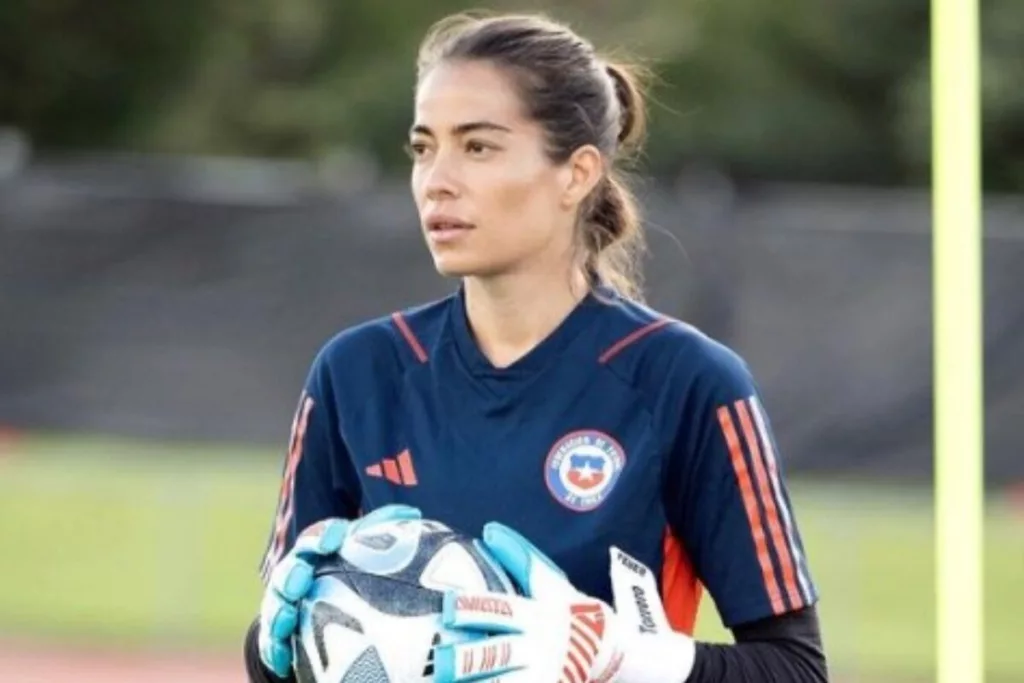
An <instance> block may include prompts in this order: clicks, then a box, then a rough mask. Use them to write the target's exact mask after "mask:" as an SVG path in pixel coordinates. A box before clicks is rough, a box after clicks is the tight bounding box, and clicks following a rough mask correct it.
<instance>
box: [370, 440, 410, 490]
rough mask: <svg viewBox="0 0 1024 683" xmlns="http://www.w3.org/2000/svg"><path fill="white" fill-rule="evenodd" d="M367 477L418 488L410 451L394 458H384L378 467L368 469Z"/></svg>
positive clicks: (373, 466)
mask: <svg viewBox="0 0 1024 683" xmlns="http://www.w3.org/2000/svg"><path fill="white" fill-rule="evenodd" d="M366 475H367V476H369V477H373V478H375V479H387V480H388V481H390V482H391V483H392V484H398V485H399V486H416V484H417V481H416V470H415V469H413V466H412V454H411V453H409V449H408V448H406V449H405V450H404V451H402V452H401V453H399V454H398V455H397V456H395V457H394V458H384V459H383V460H381V461H380V462H379V463H377V464H376V465H370V466H369V467H367V468H366Z"/></svg>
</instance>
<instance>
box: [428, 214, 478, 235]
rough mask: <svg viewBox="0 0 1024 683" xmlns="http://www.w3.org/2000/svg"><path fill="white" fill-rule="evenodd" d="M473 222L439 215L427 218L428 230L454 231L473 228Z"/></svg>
mask: <svg viewBox="0 0 1024 683" xmlns="http://www.w3.org/2000/svg"><path fill="white" fill-rule="evenodd" d="M472 229H473V224H472V223H468V222H466V221H463V220H459V219H457V218H448V217H438V218H430V219H428V220H427V231H428V232H452V231H456V230H472Z"/></svg>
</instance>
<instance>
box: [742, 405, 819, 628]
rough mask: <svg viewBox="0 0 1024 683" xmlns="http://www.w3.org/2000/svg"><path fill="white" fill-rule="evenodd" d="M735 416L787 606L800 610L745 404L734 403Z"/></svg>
mask: <svg viewBox="0 0 1024 683" xmlns="http://www.w3.org/2000/svg"><path fill="white" fill-rule="evenodd" d="M735 405H736V413H737V414H738V415H739V417H740V426H741V427H742V429H743V436H744V438H745V439H746V441H747V449H748V452H749V453H750V460H751V462H752V463H753V465H754V475H755V476H756V477H757V490H758V495H759V496H760V498H761V504H762V505H763V506H764V510H765V515H766V516H767V517H768V530H769V531H770V532H771V538H772V545H773V546H774V547H775V552H776V554H778V556H779V564H780V565H781V567H782V578H783V581H784V582H785V584H786V595H788V596H789V603H790V604H791V605H792V606H793V609H800V608H801V607H803V598H802V597H801V596H800V590H799V588H798V587H797V585H796V571H795V570H794V567H793V558H792V557H791V556H790V554H789V545H788V544H787V542H786V536H785V534H784V533H783V531H782V524H781V523H780V522H779V511H778V508H777V507H776V506H775V495H774V494H773V493H772V488H771V483H770V482H769V481H768V473H767V470H766V469H765V465H764V458H763V456H762V454H761V446H760V445H759V444H758V441H757V433H756V432H755V431H754V423H753V420H751V417H750V411H749V410H748V408H747V402H746V401H736V404H735Z"/></svg>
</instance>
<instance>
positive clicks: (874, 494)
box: [0, 438, 1024, 683]
mask: <svg viewBox="0 0 1024 683" xmlns="http://www.w3.org/2000/svg"><path fill="white" fill-rule="evenodd" d="M279 468H280V457H279V456H278V455H277V454H276V453H273V452H268V451H260V450H254V449H229V448H224V447H220V446H218V447H209V446H203V445H198V444H183V445H182V444H179V445H154V444H144V443H135V442H127V441H111V440H99V439H68V438H64V439H55V438H53V439H46V438H30V439H22V440H19V441H18V442H16V443H12V444H10V445H8V446H4V447H3V448H2V450H0V548H2V549H3V553H4V557H5V561H4V563H3V567H4V569H3V572H2V575H0V576H2V580H0V632H4V633H7V634H9V635H15V636H25V635H28V636H31V637H39V638H46V639H64V640H74V641H79V642H84V643H87V644H88V643H96V644H104V645H113V646H115V647H118V648H130V647H135V646H151V645H154V644H156V645H159V646H167V647H190V648H192V647H196V648H203V649H211V650H220V649H229V650H234V649H235V648H237V647H238V643H239V638H240V636H241V633H242V631H243V629H244V628H245V626H246V625H247V623H248V620H249V619H250V618H251V617H252V615H253V614H254V611H255V609H256V606H257V604H258V600H259V585H258V580H257V576H256V567H257V564H258V561H259V556H260V554H261V552H262V550H263V546H264V543H265V541H266V536H267V532H268V529H269V524H270V516H271V514H272V512H273V506H274V503H275V498H276V494H277V486H278V472H279ZM792 488H793V494H794V500H795V506H796V513H797V515H798V518H799V521H800V523H801V526H802V529H803V534H804V536H805V542H806V545H807V551H808V555H809V558H810V560H811V564H812V569H813V571H814V573H815V577H816V579H817V581H818V583H819V585H820V587H821V591H822V594H823V601H822V605H821V610H822V614H823V619H824V622H825V636H826V640H827V648H828V651H829V654H830V657H831V659H832V661H833V663H834V669H835V670H836V671H837V672H840V673H842V674H843V676H844V678H845V679H846V680H871V681H927V680H934V679H933V674H932V671H933V666H932V662H933V659H934V630H935V620H934V593H933V591H934V582H933V573H934V572H933V542H932V523H931V517H932V515H931V503H930V500H929V497H928V492H927V491H924V490H910V489H906V488H895V487H893V488H886V487H879V486H877V485H876V486H868V485H864V484H854V483H823V482H809V481H797V482H793V483H792ZM985 563H986V571H985V578H986V583H987V585H986V605H985V608H986V620H985V623H986V629H987V633H986V636H987V646H986V659H987V667H988V671H989V680H990V681H993V682H997V683H999V682H1003V681H1005V682H1009V681H1021V680H1024V647H1021V645H1020V643H1019V641H1020V637H1021V636H1022V635H1024V626H1022V624H1024V621H1022V619H1024V617H1022V616H1021V615H1024V515H1022V514H1021V512H1020V510H1017V511H1013V510H1011V508H1010V506H1009V505H1008V504H1007V503H1006V502H1004V501H1000V500H996V501H992V502H991V503H990V505H989V510H988V515H987V523H986V550H985ZM699 634H700V635H701V636H702V637H704V638H709V639H714V640H721V639H725V638H726V636H725V633H724V632H723V631H722V630H721V629H720V628H719V626H718V621H717V616H716V615H715V613H714V610H713V606H709V608H708V609H706V610H705V611H704V614H703V615H702V619H701V623H700V629H699Z"/></svg>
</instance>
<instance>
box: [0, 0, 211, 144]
mask: <svg viewBox="0 0 1024 683" xmlns="http://www.w3.org/2000/svg"><path fill="white" fill-rule="evenodd" d="M207 5H208V2H207V1H206V0H146V2H138V1H137V0H107V1H106V2H103V3H102V4H101V5H97V4H96V3H90V2H83V1H81V0H3V1H2V2H0V124H8V125H14V126H17V127H19V128H21V129H23V130H25V131H26V132H27V133H28V134H29V135H30V136H31V138H32V139H33V144H34V145H35V146H37V147H40V148H44V149H45V148H51V147H59V148H68V147H100V146H109V145H114V144H117V143H118V141H119V140H120V139H122V136H124V135H125V134H126V132H127V131H129V130H131V129H132V128H133V127H136V126H138V127H144V126H145V125H146V122H147V121H148V120H149V117H150V116H151V115H152V114H153V113H154V112H157V111H159V109H160V107H162V106H163V105H164V97H165V96H166V95H167V93H168V91H169V90H170V89H171V88H172V87H173V86H174V84H175V83H177V82H179V81H180V80H182V79H183V78H186V77H187V76H188V73H189V70H190V68H191V67H192V65H194V63H195V61H196V60H197V59H198V57H199V56H200V54H201V52H200V47H201V45H202V41H203V38H204V31H203V29H204V28H205V26H206V25H207V22H206V10H207Z"/></svg>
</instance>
